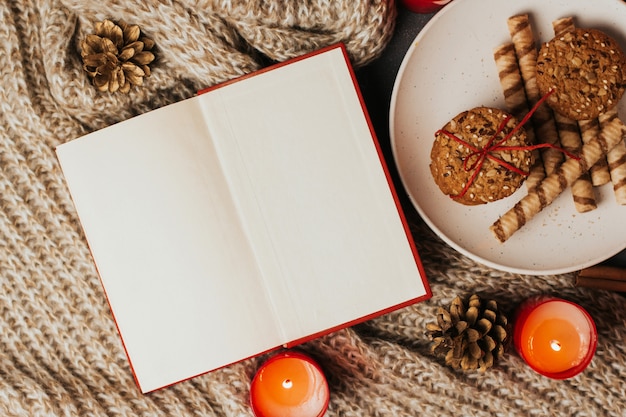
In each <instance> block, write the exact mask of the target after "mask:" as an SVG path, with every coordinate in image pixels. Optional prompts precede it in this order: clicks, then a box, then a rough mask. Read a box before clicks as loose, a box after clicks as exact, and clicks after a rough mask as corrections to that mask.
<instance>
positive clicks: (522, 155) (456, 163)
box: [430, 107, 533, 205]
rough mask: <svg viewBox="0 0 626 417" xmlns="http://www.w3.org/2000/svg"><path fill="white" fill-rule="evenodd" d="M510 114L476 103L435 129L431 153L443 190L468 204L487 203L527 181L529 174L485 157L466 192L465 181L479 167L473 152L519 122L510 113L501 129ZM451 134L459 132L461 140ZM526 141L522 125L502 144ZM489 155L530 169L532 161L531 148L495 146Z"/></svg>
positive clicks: (525, 170)
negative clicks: (502, 148) (520, 148)
mask: <svg viewBox="0 0 626 417" xmlns="http://www.w3.org/2000/svg"><path fill="white" fill-rule="evenodd" d="M507 117H511V116H510V115H509V114H508V113H506V112H504V111H502V110H500V109H495V108H490V107H476V108H474V109H471V110H468V111H464V112H462V113H460V114H459V115H457V116H456V117H454V118H453V119H452V120H451V121H449V122H448V123H447V124H446V125H445V126H444V127H443V128H442V129H441V130H440V131H438V132H437V133H436V135H435V141H434V143H433V147H432V150H431V153H430V158H431V163H430V171H431V173H432V176H433V178H434V180H435V183H437V185H438V186H439V188H440V189H441V191H442V192H443V193H444V194H447V195H450V196H451V197H453V199H454V200H455V201H457V202H459V203H462V204H465V205H477V204H484V203H489V202H491V201H496V200H499V199H501V198H504V197H508V196H509V195H511V194H513V192H515V190H517V188H519V186H520V185H521V184H522V183H523V182H524V180H525V178H526V177H525V176H524V175H521V174H520V173H517V172H514V170H511V169H509V168H507V167H504V166H503V165H501V164H500V163H498V162H496V161H494V160H492V159H491V158H485V159H484V162H483V164H482V167H481V168H480V170H478V173H477V175H476V177H475V178H474V180H473V181H472V182H471V184H470V186H469V188H468V189H467V190H466V191H465V192H464V193H463V190H464V188H465V186H466V184H467V183H468V182H470V181H471V178H472V175H473V173H474V172H475V171H476V170H477V168H478V167H472V164H473V162H475V161H476V160H477V158H478V155H474V156H470V155H471V154H472V153H474V152H475V150H481V149H484V148H485V147H487V146H488V143H489V141H490V139H491V138H492V137H493V136H494V135H496V138H495V140H494V141H493V142H492V143H494V144H495V143H497V142H499V141H501V140H502V139H504V138H505V137H506V136H507V134H509V133H510V132H511V131H512V130H513V128H514V127H515V126H516V125H517V124H518V121H517V119H515V118H514V117H511V118H510V120H508V122H507V123H506V124H505V125H504V126H503V128H502V129H501V130H500V131H499V127H500V126H501V125H502V123H503V121H504V120H505V119H506V118H507ZM450 135H454V136H456V137H457V138H458V139H459V140H460V141H459V140H455V139H453V138H451V137H450ZM467 144H469V145H470V146H467ZM527 145H529V143H528V138H527V136H526V132H525V131H524V129H523V127H522V128H520V129H519V130H518V131H517V132H516V133H515V134H514V135H513V136H511V137H510V138H509V139H508V140H507V141H506V142H504V143H502V145H501V146H527ZM471 147H473V148H475V150H472V149H471ZM490 155H492V156H494V157H496V158H499V159H501V160H503V161H505V162H507V163H509V164H511V165H512V166H514V167H516V168H518V169H519V170H520V171H523V172H528V171H529V170H530V167H531V165H532V163H533V157H532V152H531V151H530V150H498V149H494V150H492V151H491V152H490ZM468 158H469V159H468ZM466 160H467V163H466V162H465V161H466Z"/></svg>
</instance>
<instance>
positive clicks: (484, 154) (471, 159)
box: [435, 90, 580, 198]
mask: <svg viewBox="0 0 626 417" xmlns="http://www.w3.org/2000/svg"><path fill="white" fill-rule="evenodd" d="M552 92H553V90H550V91H549V92H548V93H547V94H546V95H544V96H543V97H541V99H539V101H537V103H536V104H535V105H534V106H533V108H532V109H531V110H530V111H529V112H528V113H527V114H526V116H524V118H523V119H522V120H521V121H520V122H519V123H518V124H517V125H516V126H515V127H514V128H513V129H512V130H511V131H510V132H509V133H508V134H507V135H506V136H505V137H504V138H502V139H500V140H498V141H496V137H497V136H498V135H499V134H500V133H501V132H502V131H503V130H504V128H505V127H506V125H507V123H508V122H509V120H510V119H511V117H512V116H511V115H509V116H507V117H506V118H504V119H503V120H502V123H500V126H498V129H497V130H496V132H495V133H494V134H493V135H492V136H491V138H489V140H488V141H487V144H486V145H485V147H483V148H478V147H476V146H474V145H472V144H471V143H469V142H467V141H465V140H463V139H461V138H459V137H457V136H456V135H454V134H452V133H450V132H448V131H446V130H438V131H437V132H436V133H435V136H436V135H439V134H444V135H446V136H447V137H448V138H450V139H452V140H454V141H456V142H458V143H460V144H462V145H464V146H466V147H467V148H469V149H470V150H471V151H472V153H470V154H469V155H467V156H466V157H465V158H463V169H465V170H466V171H472V170H473V172H472V175H471V176H470V178H469V180H468V181H467V182H466V184H465V187H463V190H461V192H460V193H459V194H456V195H452V196H450V197H451V198H461V197H463V196H464V195H465V193H467V190H469V188H470V186H471V185H472V184H473V183H474V180H475V179H476V177H477V176H478V173H479V172H480V170H481V169H482V166H483V164H484V162H485V159H486V158H489V159H490V160H492V161H494V162H495V163H497V164H498V165H501V166H503V167H505V168H506V169H508V170H509V171H513V172H515V173H517V174H519V175H523V176H524V177H527V176H528V175H529V172H526V171H523V170H521V169H519V168H518V167H516V166H514V165H512V164H510V163H508V162H506V161H504V160H502V159H500V158H498V157H497V156H495V155H493V154H492V152H495V151H533V150H535V149H540V148H552V149H556V150H558V151H560V152H563V153H564V154H565V155H567V156H568V157H570V158H572V159H576V160H579V159H580V157H579V156H577V155H574V154H572V153H571V152H569V151H567V150H566V149H563V148H561V147H558V146H556V145H553V144H551V143H539V144H536V145H526V146H504V145H503V144H504V143H506V141H508V140H509V139H510V138H511V137H513V135H515V133H517V131H518V130H520V129H521V128H522V126H524V125H525V124H526V122H528V121H529V120H530V118H531V117H532V115H533V114H534V113H535V111H537V109H538V108H539V106H541V104H543V102H544V101H545V100H546V99H547V98H548V97H549V96H550V94H552Z"/></svg>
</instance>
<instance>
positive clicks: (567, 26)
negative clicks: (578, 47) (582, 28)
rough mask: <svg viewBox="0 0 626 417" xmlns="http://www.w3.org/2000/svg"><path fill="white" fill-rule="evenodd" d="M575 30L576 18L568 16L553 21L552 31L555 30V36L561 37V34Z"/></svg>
mask: <svg viewBox="0 0 626 417" xmlns="http://www.w3.org/2000/svg"><path fill="white" fill-rule="evenodd" d="M575 28H576V24H575V23H574V18H573V17H572V16H566V17H562V18H560V19H556V20H553V21H552V29H553V30H554V35H555V36H559V35H560V34H562V33H565V32H568V31H570V30H574V29H575Z"/></svg>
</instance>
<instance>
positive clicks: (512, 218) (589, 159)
mask: <svg viewBox="0 0 626 417" xmlns="http://www.w3.org/2000/svg"><path fill="white" fill-rule="evenodd" d="M623 134H624V125H623V123H622V122H621V121H620V120H619V118H616V119H614V120H612V121H611V122H609V123H607V124H606V126H604V128H603V129H602V131H601V132H600V134H599V135H598V136H597V137H595V138H594V139H592V140H590V141H589V142H587V143H585V144H584V145H583V147H582V149H581V152H580V159H578V160H576V159H568V160H566V161H565V162H563V164H561V166H559V167H558V168H557V169H556V170H555V171H554V172H553V173H552V174H550V175H548V176H547V177H546V178H544V180H543V181H542V182H541V183H540V184H538V185H537V186H536V187H535V188H534V189H532V190H530V191H529V192H528V194H527V195H526V196H525V197H523V198H522V199H521V200H520V201H518V202H517V203H516V204H515V206H513V208H511V209H510V210H509V211H507V212H506V213H505V214H503V215H502V216H501V217H500V218H499V219H498V220H496V221H495V222H494V223H493V224H492V225H491V226H490V227H489V229H490V230H491V231H492V233H493V234H494V236H495V237H496V238H497V239H498V240H499V241H500V242H505V241H506V240H507V239H509V238H510V237H511V236H512V235H513V234H514V233H515V232H516V231H518V230H519V229H520V228H521V227H522V226H524V224H526V223H527V222H528V221H529V220H531V219H532V218H533V217H534V216H535V215H536V214H537V213H539V212H540V211H541V210H542V209H543V208H544V207H546V206H548V205H549V204H551V203H552V202H553V201H554V200H555V199H556V198H557V197H558V196H559V195H560V194H561V193H562V192H563V191H564V190H565V189H566V188H567V187H569V186H571V184H572V183H573V182H574V180H575V179H576V178H578V177H580V175H581V174H582V173H583V172H585V171H587V170H588V169H589V167H591V166H592V165H593V164H595V163H596V162H597V161H598V159H600V157H601V156H603V155H605V154H606V153H607V152H608V151H609V150H610V149H612V148H613V147H615V146H616V145H617V144H618V143H619V142H620V141H621V140H622V135H623Z"/></svg>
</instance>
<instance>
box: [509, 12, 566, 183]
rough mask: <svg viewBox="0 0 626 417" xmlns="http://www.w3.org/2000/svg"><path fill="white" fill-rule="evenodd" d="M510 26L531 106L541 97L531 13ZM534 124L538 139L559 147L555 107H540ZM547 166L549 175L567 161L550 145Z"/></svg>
mask: <svg viewBox="0 0 626 417" xmlns="http://www.w3.org/2000/svg"><path fill="white" fill-rule="evenodd" d="M507 26H508V28H509V34H510V36H511V41H512V42H513V45H514V46H515V53H516V54H517V59H518V60H519V67H520V73H521V74H522V79H523V80H524V88H525V90H526V96H527V98H528V105H529V107H532V106H534V105H535V104H536V103H537V102H538V101H539V100H540V99H541V93H540V92H539V87H538V86H537V76H536V68H537V53H538V52H537V43H536V41H535V36H534V34H533V30H532V27H531V24H530V20H529V18H528V15H527V14H520V15H516V16H511V17H509V18H508V19H507ZM532 121H533V125H534V126H535V134H536V137H537V141H538V142H544V143H549V144H551V145H554V146H559V135H558V132H557V130H556V124H555V122H554V117H552V110H551V109H550V108H549V107H548V106H547V105H545V104H544V105H542V106H540V107H539V108H538V109H537V111H536V112H535V114H533V118H532ZM541 157H542V160H543V167H544V170H545V173H546V175H548V174H550V173H551V172H553V171H554V170H555V169H556V167H557V166H558V165H559V164H560V163H561V162H562V161H563V155H562V154H561V152H559V151H557V150H555V149H553V148H546V149H544V150H543V151H542V152H541Z"/></svg>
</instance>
